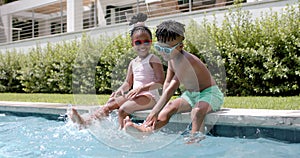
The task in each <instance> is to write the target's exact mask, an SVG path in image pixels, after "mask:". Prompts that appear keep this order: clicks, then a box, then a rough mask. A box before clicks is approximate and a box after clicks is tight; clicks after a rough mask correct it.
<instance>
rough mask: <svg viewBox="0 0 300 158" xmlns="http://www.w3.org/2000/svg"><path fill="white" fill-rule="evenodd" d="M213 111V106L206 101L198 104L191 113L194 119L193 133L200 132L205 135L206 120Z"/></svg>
mask: <svg viewBox="0 0 300 158" xmlns="http://www.w3.org/2000/svg"><path fill="white" fill-rule="evenodd" d="M210 111H212V108H211V106H210V105H209V104H208V103H207V102H204V101H200V102H198V103H196V105H195V106H194V108H193V109H192V112H191V119H192V131H191V133H196V132H198V131H200V132H202V133H204V119H205V116H206V114H207V113H209V112H210Z"/></svg>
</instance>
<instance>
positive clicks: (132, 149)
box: [0, 114, 300, 158]
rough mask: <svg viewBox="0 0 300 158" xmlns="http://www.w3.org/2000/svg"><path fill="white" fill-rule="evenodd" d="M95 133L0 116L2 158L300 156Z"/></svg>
mask: <svg viewBox="0 0 300 158" xmlns="http://www.w3.org/2000/svg"><path fill="white" fill-rule="evenodd" d="M93 128H95V127H93ZM98 128H99V127H98ZM110 128H111V129H110ZM97 131H98V130H96V129H92V130H90V131H89V130H78V128H77V127H76V126H75V125H74V124H72V123H70V122H67V123H66V122H62V121H55V120H47V119H45V118H42V117H17V116H9V115H5V114H0V157H1V158H2V157H4V158H6V157H43V158H44V157H55V158H58V157H103V158H109V157H112V158H115V157H131V158H135V157H164V158H168V157H187V158H194V157H204V156H205V157H213V158H215V157H222V158H227V157H228V158H231V157H241V158H247V157H249V158H250V157H251V158H253V157H272V158H273V157H289V158H293V157H295V158H296V157H299V155H300V150H299V149H300V144H287V143H283V142H277V141H272V140H268V139H263V138H259V139H241V138H227V137H212V136H207V137H206V139H204V140H203V141H201V142H199V143H196V144H190V145H187V144H185V142H184V138H183V136H181V135H180V134H176V133H173V134H172V133H170V134H164V133H160V132H157V133H155V134H154V136H153V137H151V136H149V138H146V139H136V138H133V137H132V136H129V135H126V133H125V132H123V131H119V130H116V129H115V125H111V126H105V128H101V127H100V129H99V131H101V132H103V131H109V132H103V134H101V135H99V133H98V134H97ZM92 133H93V134H94V135H92ZM120 146H121V147H120ZM139 149H140V150H139ZM141 149H143V150H141ZM136 151H137V152H136Z"/></svg>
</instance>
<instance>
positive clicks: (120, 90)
mask: <svg viewBox="0 0 300 158" xmlns="http://www.w3.org/2000/svg"><path fill="white" fill-rule="evenodd" d="M124 93H125V91H124V90H123V89H118V90H117V91H115V92H113V93H112V94H111V95H110V98H114V97H117V96H124Z"/></svg>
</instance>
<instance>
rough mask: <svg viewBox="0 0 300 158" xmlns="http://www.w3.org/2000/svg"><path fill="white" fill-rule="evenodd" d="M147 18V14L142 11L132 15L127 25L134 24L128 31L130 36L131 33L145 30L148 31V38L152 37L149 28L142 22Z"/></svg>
mask: <svg viewBox="0 0 300 158" xmlns="http://www.w3.org/2000/svg"><path fill="white" fill-rule="evenodd" d="M146 20H147V14H144V13H138V14H137V15H134V16H133V17H132V18H131V20H130V22H129V25H134V27H133V29H132V30H131V31H130V37H132V36H133V34H134V33H135V32H137V31H145V32H147V33H149V35H150V38H151V39H152V32H151V31H150V29H149V28H148V27H147V26H145V24H144V22H145V21H146Z"/></svg>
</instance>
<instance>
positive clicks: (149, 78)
mask: <svg viewBox="0 0 300 158" xmlns="http://www.w3.org/2000/svg"><path fill="white" fill-rule="evenodd" d="M152 56H153V54H149V55H148V56H147V57H146V58H145V59H143V60H142V61H138V57H136V58H135V59H133V61H132V71H133V88H138V87H140V86H143V85H145V84H148V83H150V82H153V81H154V71H153V69H152V67H151V65H150V59H151V57H152ZM140 95H150V96H152V97H153V98H154V100H155V101H158V99H159V92H158V89H155V90H150V91H144V92H142V93H140Z"/></svg>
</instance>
